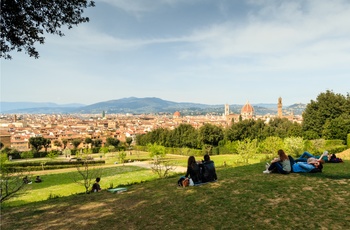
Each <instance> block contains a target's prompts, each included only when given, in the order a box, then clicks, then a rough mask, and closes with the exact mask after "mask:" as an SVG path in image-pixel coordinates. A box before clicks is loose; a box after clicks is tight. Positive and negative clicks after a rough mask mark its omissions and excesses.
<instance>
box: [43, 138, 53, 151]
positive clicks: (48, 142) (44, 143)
mask: <svg viewBox="0 0 350 230" xmlns="http://www.w3.org/2000/svg"><path fill="white" fill-rule="evenodd" d="M50 146H51V140H50V139H47V138H45V139H44V140H43V147H44V148H45V153H47V149H48V148H49V147H50Z"/></svg>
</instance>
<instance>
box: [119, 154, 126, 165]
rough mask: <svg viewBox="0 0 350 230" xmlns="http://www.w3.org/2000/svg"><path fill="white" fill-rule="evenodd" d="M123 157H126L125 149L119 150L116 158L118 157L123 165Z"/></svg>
mask: <svg viewBox="0 0 350 230" xmlns="http://www.w3.org/2000/svg"><path fill="white" fill-rule="evenodd" d="M125 157H126V152H125V151H120V152H119V154H118V158H119V161H120V162H122V163H123V165H124V160H125Z"/></svg>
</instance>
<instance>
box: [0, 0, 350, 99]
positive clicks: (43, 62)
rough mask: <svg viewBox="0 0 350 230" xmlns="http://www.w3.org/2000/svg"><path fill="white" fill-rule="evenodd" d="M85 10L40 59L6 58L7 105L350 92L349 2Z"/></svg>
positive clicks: (173, 1)
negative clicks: (81, 20) (80, 20)
mask: <svg viewBox="0 0 350 230" xmlns="http://www.w3.org/2000/svg"><path fill="white" fill-rule="evenodd" d="M84 15H85V16H88V17H90V22H89V23H86V24H81V25H79V26H78V27H74V28H73V29H72V30H66V29H64V33H65V35H66V36H64V37H59V36H52V35H47V36H46V40H45V44H44V45H36V47H37V49H38V51H39V53H40V58H39V59H34V58H30V57H28V55H27V54H25V53H16V52H13V53H12V56H13V60H1V101H6V102H23V101H30V102H53V103H57V104H69V103H81V104H85V105H90V104H94V103H98V102H102V101H109V100H116V99H120V98H128V97H138V98H144V97H157V98H162V99H163V100H167V101H173V102H191V103H201V104H211V105H215V104H245V103H246V102H247V101H249V102H250V103H251V104H258V103H277V99H278V98H279V97H282V98H283V104H285V105H291V104H294V103H303V104H307V103H309V102H310V101H311V100H315V99H316V98H317V96H318V95H319V94H320V93H322V92H325V91H326V90H332V91H333V92H335V93H340V94H343V95H346V94H347V93H349V84H350V80H349V79H350V78H349V72H350V67H349V64H348V63H350V25H349V22H350V2H348V1H343V0H335V1H332V2H329V1H326V0H318V1H315V0H307V1H301V0H296V1H292V2H291V1H274V0H264V1H254V0H246V1H225V0H220V1H214V0H206V1H199V0H188V1H183V0H155V1H133V2H132V3H131V2H129V1H126V0H98V1H96V7H94V8H90V9H87V10H86V11H85V14H84Z"/></svg>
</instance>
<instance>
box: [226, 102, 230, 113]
mask: <svg viewBox="0 0 350 230" xmlns="http://www.w3.org/2000/svg"><path fill="white" fill-rule="evenodd" d="M228 115H230V106H229V104H225V116H228Z"/></svg>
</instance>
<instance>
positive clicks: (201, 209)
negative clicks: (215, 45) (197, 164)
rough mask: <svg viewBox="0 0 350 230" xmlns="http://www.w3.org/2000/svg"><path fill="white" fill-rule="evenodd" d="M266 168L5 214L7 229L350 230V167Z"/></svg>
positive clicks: (221, 170)
mask: <svg viewBox="0 0 350 230" xmlns="http://www.w3.org/2000/svg"><path fill="white" fill-rule="evenodd" d="M264 169H265V167H264V163H258V164H251V165H247V166H240V167H231V166H226V167H223V166H218V167H217V174H218V178H219V180H218V182H215V183H208V184H205V185H201V186H195V187H186V188H181V187H178V186H177V185H176V181H177V180H178V177H179V176H180V174H179V175H175V176H172V177H170V178H166V179H155V180H151V181H147V182H145V183H140V184H132V185H127V186H126V187H127V188H128V191H127V192H124V193H120V194H112V193H109V192H107V191H102V192H100V193H92V194H76V195H71V196H66V197H59V198H56V199H49V200H45V201H39V202H34V203H28V204H25V205H21V206H16V207H2V221H1V229H50V230H54V229H109V228H110V229H197V228H205V229H350V216H349V213H350V205H349V200H350V192H349V191H350V184H349V182H350V161H345V163H339V164H331V163H328V164H325V168H324V171H323V173H317V174H309V173H304V174H296V173H293V174H289V175H281V174H263V173H262V171H263V170H264ZM18 220H21V221H18Z"/></svg>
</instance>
